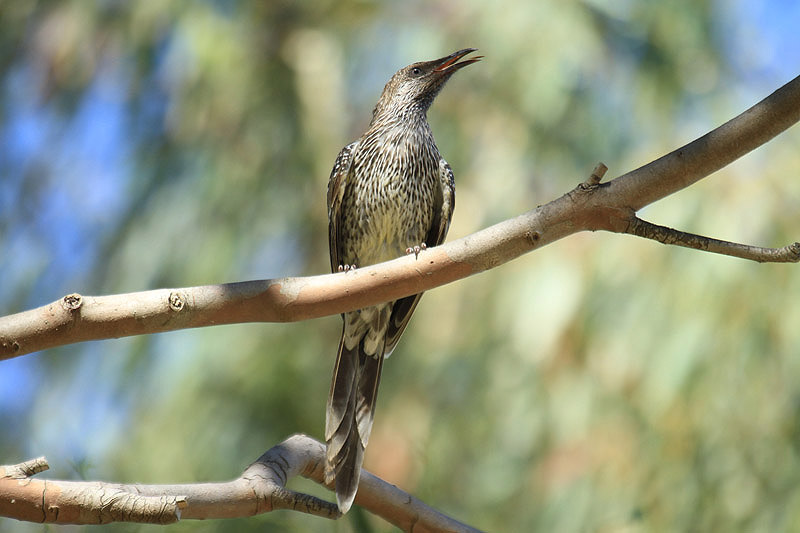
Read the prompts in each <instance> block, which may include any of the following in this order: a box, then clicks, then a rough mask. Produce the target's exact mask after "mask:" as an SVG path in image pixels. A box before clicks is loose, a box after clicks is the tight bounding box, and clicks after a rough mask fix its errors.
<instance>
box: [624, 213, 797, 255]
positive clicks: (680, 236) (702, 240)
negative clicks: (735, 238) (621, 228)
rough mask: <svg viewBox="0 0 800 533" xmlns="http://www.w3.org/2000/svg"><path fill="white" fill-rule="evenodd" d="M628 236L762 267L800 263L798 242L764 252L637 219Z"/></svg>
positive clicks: (756, 248)
mask: <svg viewBox="0 0 800 533" xmlns="http://www.w3.org/2000/svg"><path fill="white" fill-rule="evenodd" d="M625 233H629V234H631V235H636V236H637V237H644V238H645V239H652V240H654V241H658V242H660V243H662V244H673V245H675V246H683V247H685V248H694V249H695V250H702V251H704V252H712V253H715V254H722V255H729V256H733V257H740V258H742V259H749V260H751V261H758V262H759V263H797V262H798V261H800V243H798V242H795V243H792V244H790V245H788V246H784V247H783V248H762V247H761V246H750V245H748V244H739V243H736V242H730V241H721V240H719V239H712V238H710V237H704V236H702V235H695V234H694V233H686V232H685V231H680V230H676V229H673V228H668V227H666V226H659V225H658V224H653V223H652V222H647V221H646V220H642V219H641V218H638V217H636V216H632V217H631V223H630V226H629V227H628V230H627V231H625Z"/></svg>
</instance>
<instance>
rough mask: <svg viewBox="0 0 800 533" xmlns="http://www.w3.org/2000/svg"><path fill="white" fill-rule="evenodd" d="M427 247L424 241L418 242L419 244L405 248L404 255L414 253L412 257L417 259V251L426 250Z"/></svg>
mask: <svg viewBox="0 0 800 533" xmlns="http://www.w3.org/2000/svg"><path fill="white" fill-rule="evenodd" d="M427 248H428V245H427V244H425V243H424V242H423V243H420V244H419V246H410V247H408V248H406V255H411V254H414V259H417V258H419V253H420V252H421V251H423V250H427Z"/></svg>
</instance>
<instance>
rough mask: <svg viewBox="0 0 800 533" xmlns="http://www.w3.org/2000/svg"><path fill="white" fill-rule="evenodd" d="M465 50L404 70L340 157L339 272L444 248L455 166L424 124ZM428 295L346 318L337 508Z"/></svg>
mask: <svg viewBox="0 0 800 533" xmlns="http://www.w3.org/2000/svg"><path fill="white" fill-rule="evenodd" d="M473 51H474V49H465V50H460V51H458V52H455V53H453V54H451V55H449V56H447V57H444V58H441V59H437V60H435V61H426V62H421V63H414V64H413V65H409V66H407V67H405V68H403V69H401V70H399V71H398V72H397V73H396V74H395V75H394V76H392V78H391V79H390V80H389V82H388V83H387V84H386V87H384V89H383V93H382V94H381V98H380V100H379V101H378V104H377V105H376V106H375V110H374V111H373V115H372V121H371V122H370V125H369V128H368V129H367V131H366V132H365V133H364V134H363V135H362V136H361V137H360V138H359V139H358V140H357V141H355V142H353V143H351V144H349V145H347V146H345V147H344V149H343V150H342V151H341V153H339V157H337V159H336V163H335V164H334V166H333V171H332V172H331V177H330V181H329V182H328V221H329V227H328V228H329V243H330V256H331V268H332V270H333V271H334V272H336V271H337V270H339V269H340V267H342V266H344V265H348V266H349V265H356V266H358V267H363V266H367V265H371V264H375V263H380V262H382V261H388V260H390V259H395V258H397V257H400V256H402V255H403V254H404V253H405V251H406V249H407V248H409V247H414V246H418V245H420V244H421V243H425V244H427V245H428V246H435V245H437V244H440V243H441V242H443V241H444V238H445V235H447V230H448V228H449V226H450V219H451V217H452V215H453V207H454V205H455V184H454V181H453V172H452V170H451V169H450V166H449V165H448V164H447V162H446V161H445V160H444V159H443V158H442V156H441V155H440V154H439V150H438V148H437V147H436V143H435V142H434V139H433V133H432V132H431V129H430V126H429V125H428V121H427V118H426V114H427V110H428V108H429V107H430V105H431V103H432V102H433V99H434V98H435V97H436V95H437V94H438V92H439V91H440V90H441V88H442V86H443V85H444V83H445V82H446V81H447V80H448V79H449V78H450V76H451V75H452V74H453V73H454V72H456V71H457V70H458V69H460V68H461V67H463V66H466V65H469V64H471V63H474V62H475V61H477V60H478V59H479V58H472V59H467V60H465V61H461V62H458V61H459V60H460V59H461V58H462V57H464V56H465V55H467V54H469V53H470V52H473ZM420 296H421V294H417V295H414V296H409V297H407V298H402V299H400V300H397V301H395V302H389V303H384V304H380V305H377V306H374V307H368V308H365V309H360V310H358V311H353V312H350V313H345V314H344V315H343V319H344V325H343V328H342V337H341V340H340V341H339V352H338V354H337V357H336V365H335V367H334V372H333V380H332V382H331V391H330V395H329V397H328V408H327V416H326V420H325V440H326V441H327V459H326V467H325V477H326V480H327V482H334V484H335V490H336V499H337V502H338V505H339V509H340V510H341V511H342V512H347V510H348V509H349V508H350V506H351V505H352V502H353V498H354V497H355V494H356V490H357V488H358V480H359V476H360V473H361V463H362V461H363V456H364V450H365V448H366V446H367V442H368V440H369V434H370V430H371V428H372V420H373V415H374V411H375V398H376V395H377V392H378V384H379V383H380V376H381V368H382V366H383V359H384V358H385V357H388V356H389V354H391V352H392V350H393V349H394V348H395V346H396V345H397V341H398V340H399V338H400V335H401V334H402V333H403V330H404V329H405V327H406V325H407V324H408V320H409V318H410V317H411V314H412V312H413V311H414V308H415V307H416V305H417V302H418V301H419V298H420Z"/></svg>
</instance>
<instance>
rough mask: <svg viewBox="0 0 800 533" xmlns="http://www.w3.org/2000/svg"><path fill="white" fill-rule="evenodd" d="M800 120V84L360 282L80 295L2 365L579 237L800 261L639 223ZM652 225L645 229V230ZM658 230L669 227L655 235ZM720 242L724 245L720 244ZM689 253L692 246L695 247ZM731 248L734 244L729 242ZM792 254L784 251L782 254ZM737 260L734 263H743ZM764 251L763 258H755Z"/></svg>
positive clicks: (454, 270)
mask: <svg viewBox="0 0 800 533" xmlns="http://www.w3.org/2000/svg"><path fill="white" fill-rule="evenodd" d="M798 120H800V77H798V78H795V79H794V80H792V81H790V82H789V83H787V84H786V85H784V86H783V87H781V88H780V89H778V90H777V91H775V92H774V93H773V94H771V95H770V96H768V97H767V98H765V99H764V100H762V101H761V102H759V103H758V104H756V105H754V106H753V107H751V108H750V109H748V110H747V111H745V112H744V113H742V114H741V115H739V116H738V117H736V118H734V119H732V120H730V121H729V122H727V123H725V124H723V125H722V126H720V127H718V128H716V129H715V130H713V131H711V132H709V133H708V134H706V135H704V136H702V137H700V138H699V139H697V140H695V141H693V142H691V143H689V144H687V145H685V146H683V147H681V148H678V149H677V150H675V151H673V152H671V153H669V154H667V155H665V156H663V157H661V158H659V159H657V160H655V161H653V162H651V163H649V164H647V165H644V166H642V167H640V168H638V169H636V170H633V171H631V172H628V173H627V174H624V175H622V176H620V177H618V178H616V179H614V180H612V181H610V182H608V183H605V184H600V183H599V182H600V178H601V177H602V175H603V173H604V172H605V167H604V165H603V166H602V167H601V166H598V167H597V168H595V170H594V172H593V174H592V176H591V177H590V178H589V179H588V180H586V182H584V183H581V184H580V185H578V187H576V188H575V189H573V190H572V191H570V192H568V193H567V194H565V195H564V196H562V197H560V198H558V199H556V200H553V201H552V202H550V203H548V204H546V205H543V206H540V207H537V208H536V209H534V210H532V211H529V212H528V213H525V214H523V215H520V216H518V217H516V218H513V219H510V220H506V221H504V222H501V223H499V224H496V225H494V226H492V227H490V228H487V229H484V230H482V231H479V232H477V233H474V234H472V235H469V236H467V237H464V238H462V239H458V240H455V241H451V242H449V243H447V244H444V245H442V246H437V247H435V248H430V249H428V250H425V251H424V252H423V253H421V254H420V255H419V257H415V256H407V257H402V258H399V259H395V260H394V261H389V262H386V263H382V264H379V265H374V266H369V267H365V268H360V269H358V270H355V271H350V272H345V273H337V274H328V275H322V276H311V277H304V278H282V279H272V280H259V281H246V282H239V283H228V284H222V285H207V286H201V287H189V288H182V289H159V290H152V291H144V292H136V293H130V294H120V295H112V296H95V297H92V296H87V297H82V296H80V295H77V294H71V295H68V296H65V297H64V298H62V299H60V300H57V301H55V302H53V303H51V304H48V305H45V306H43V307H39V308H37V309H32V310H29V311H24V312H21V313H17V314H14V315H9V316H5V317H2V318H0V359H8V358H11V357H17V356H20V355H24V354H27V353H31V352H34V351H38V350H43V349H45V348H51V347H53V346H60V345H65V344H71V343H75V342H82V341H87V340H96V339H108V338H116V337H123V336H129V335H141V334H146V333H158V332H163V331H172V330H176V329H184V328H193V327H204V326H211V325H217V324H233V323H243V322H289V321H298V320H305V319H309V318H316V317H321V316H326V315H332V314H338V313H342V312H345V311H350V310H354V309H359V308H362V307H366V306H369V305H374V304H377V303H380V302H385V301H389V300H395V299H397V298H401V297H404V296H409V295H411V294H416V293H418V292H422V291H425V290H429V289H432V288H434V287H438V286H440V285H444V284H446V283H450V282H452V281H455V280H458V279H461V278H464V277H467V276H470V275H472V274H476V273H479V272H483V271H484V270H488V269H491V268H494V267H496V266H499V265H502V264H503V263H506V262H507V261H510V260H512V259H514V258H516V257H518V256H520V255H522V254H524V253H526V252H530V251H532V250H534V249H537V248H541V247H542V246H545V245H546V244H549V243H551V242H554V241H556V240H559V239H561V238H563V237H566V236H568V235H571V234H573V233H577V232H579V231H587V230H588V231H596V230H605V231H611V232H616V233H632V234H636V235H640V236H644V237H648V238H654V239H655V240H659V241H660V242H663V243H667V244H679V245H683V246H690V247H693V248H697V249H704V250H707V251H714V252H717V253H726V254H729V255H734V256H737V257H743V258H747V259H754V260H757V261H775V260H779V261H797V260H798V256H799V255H800V254H799V253H798V247H800V245H798V244H797V243H795V244H793V245H789V246H788V247H784V248H783V249H779V250H777V251H776V250H773V249H764V248H756V247H750V250H749V251H748V252H747V253H742V249H741V248H740V249H739V250H738V251H737V250H735V248H736V247H737V246H740V247H741V246H744V247H747V245H735V246H725V245H724V244H723V245H720V244H719V243H723V242H724V241H716V240H713V239H712V240H710V241H708V243H707V244H710V245H708V246H695V245H693V244H691V243H694V244H697V243H698V242H699V241H697V240H693V238H694V237H698V238H700V239H707V238H705V237H699V236H692V235H690V234H686V233H682V232H677V231H675V230H670V229H669V228H663V227H661V226H655V225H651V227H647V226H646V224H648V223H644V221H641V220H640V219H638V218H636V216H635V213H636V211H638V210H639V209H641V208H642V207H644V206H646V205H648V204H650V203H652V202H655V201H656V200H659V199H661V198H664V197H665V196H668V195H669V194H672V193H674V192H675V191H678V190H680V189H683V188H685V187H688V186H689V185H691V184H692V183H695V182H697V181H698V180H700V179H702V178H704V177H706V176H708V175H709V174H711V173H713V172H715V171H717V170H719V169H720V168H722V167H724V166H726V165H728V164H729V163H731V162H732V161H734V160H736V159H737V158H739V157H741V156H742V155H744V154H746V153H747V152H749V151H750V150H753V149H754V148H757V147H758V146H761V145H762V144H764V143H766V142H767V141H769V140H770V139H772V138H773V137H775V136H776V135H778V134H779V133H781V132H782V131H784V130H786V129H787V128H788V127H789V126H791V125H793V124H795V123H796V122H797V121H798ZM642 223H644V225H642ZM654 228H658V230H657V231H656V230H655V229H654ZM711 241H713V242H711ZM687 243H690V244H687ZM730 244H732V243H730ZM780 250H782V251H780ZM732 252H734V253H732ZM754 252H755V253H754Z"/></svg>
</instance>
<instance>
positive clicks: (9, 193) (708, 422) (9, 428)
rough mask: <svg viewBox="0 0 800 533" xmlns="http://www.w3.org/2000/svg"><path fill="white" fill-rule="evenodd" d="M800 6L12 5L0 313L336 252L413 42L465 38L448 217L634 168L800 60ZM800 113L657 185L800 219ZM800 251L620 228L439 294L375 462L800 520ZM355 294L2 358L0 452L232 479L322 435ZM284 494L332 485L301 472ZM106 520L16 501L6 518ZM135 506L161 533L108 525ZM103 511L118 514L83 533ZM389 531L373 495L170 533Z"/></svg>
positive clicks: (189, 478)
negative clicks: (677, 181) (798, 118)
mask: <svg viewBox="0 0 800 533" xmlns="http://www.w3.org/2000/svg"><path fill="white" fill-rule="evenodd" d="M798 27H800V4H798V3H797V2H793V1H789V0H787V1H775V2H758V1H755V0H701V1H697V0H668V1H635V0H632V1H622V2H605V1H602V0H585V1H572V2H562V1H560V0H542V1H537V2H531V1H529V0H519V1H510V2H483V1H478V0H451V1H440V2H421V1H411V2H385V3H382V2H373V1H367V0H361V1H357V0H339V1H335V2H334V1H320V2H302V1H270V2H232V1H205V2H201V1H198V2H151V1H145V0H140V1H131V2H119V1H113V0H108V1H97V2H88V1H77V0H76V1H63V2H34V1H0V73H1V76H2V77H1V78H0V121H1V122H0V314H9V313H14V312H18V311H22V310H25V309H29V308H32V307H36V306H39V305H43V304H45V303H48V302H50V301H53V300H55V299H57V298H59V297H60V296H62V295H64V294H66V293H69V292H80V293H83V294H89V295H98V294H112V293H123V292H128V291H138V290H146V289H154V288H160V287H180V286H189V285H198V284H210V283H220V282H228V281H236V280H245V279H260V278H268V277H277V276H284V275H305V274H318V273H323V272H326V271H327V268H328V251H327V232H326V212H325V189H326V183H327V178H328V174H329V171H330V167H331V166H332V163H333V160H334V158H335V157H336V154H337V153H338V151H339V149H340V148H341V147H342V146H343V145H344V144H346V143H348V142H349V141H351V140H352V139H354V138H355V137H357V136H358V135H359V134H360V133H361V132H362V131H363V129H364V128H365V127H366V125H367V123H368V121H369V118H370V112H371V110H372V107H373V105H374V103H375V101H376V100H377V98H378V96H379V94H380V91H381V89H382V87H383V84H384V83H385V82H386V80H388V78H389V76H390V75H391V74H392V73H393V72H394V71H395V70H397V69H398V68H400V67H402V66H404V65H406V64H408V63H410V62H413V61H416V60H423V59H433V58H436V57H440V56H442V55H445V54H447V53H450V52H452V51H453V50H457V49H459V48H463V47H467V46H472V47H477V48H479V49H480V53H482V54H484V55H485V56H486V59H485V61H483V62H481V63H479V64H477V65H475V66H472V67H469V68H468V69H465V70H463V71H461V72H459V73H458V74H457V75H456V76H455V77H454V78H453V79H452V80H451V82H450V83H449V84H448V86H447V87H446V88H445V90H444V91H443V93H442V94H441V95H440V97H439V98H438V100H437V101H436V103H435V105H434V106H433V108H432V110H431V112H430V117H429V118H430V121H431V124H432V127H433V130H434V132H435V134H436V138H437V141H438V144H439V147H440V149H441V151H442V153H443V154H444V155H445V157H446V158H447V159H448V161H449V162H450V163H451V165H452V166H453V168H454V170H455V174H456V181H457V191H458V192H457V198H458V201H457V204H456V213H455V218H454V221H453V225H452V228H451V232H450V237H451V239H452V238H457V237H460V236H464V235H467V234H469V233H471V232H474V231H476V230H478V229H480V228H483V227H485V226H487V225H490V224H492V223H494V222H497V221H500V220H503V219H505V218H508V217H511V216H513V215H516V214H519V213H521V212H524V211H526V210H528V209H531V208H533V207H535V206H536V205H538V204H542V203H545V202H547V201H549V200H551V199H553V198H555V197H557V196H559V195H561V194H562V193H564V192H565V191H567V190H569V189H570V188H572V187H573V186H574V185H575V184H576V183H577V182H579V181H582V180H583V179H585V178H586V177H587V176H588V174H589V172H590V171H591V169H592V168H593V166H594V165H595V164H596V163H597V162H598V161H603V162H605V163H606V164H607V165H608V166H609V167H610V171H609V174H608V177H609V178H611V177H613V176H616V175H618V174H621V173H623V172H625V171H628V170H631V169H632V168H635V167H637V166H639V165H641V164H644V163H647V162H648V161H650V160H651V159H653V158H655V157H658V156H660V155H662V154H664V153H666V152H668V151H670V150H672V149H673V148H676V147H677V146H680V145H681V144H683V143H685V142H687V141H690V140H692V139H694V138H695V137H696V136H698V135H700V134H703V133H705V132H706V131H708V130H709V129H711V128H713V127H715V126H717V125H719V124H720V123H722V122H724V121H726V120H728V119H729V118H731V117H733V116H735V115H736V114H738V113H739V112H741V111H742V110H744V109H746V108H747V107H749V106H750V105H752V104H753V103H755V102H757V101H758V100H760V99H761V98H763V97H764V96H766V95H767V94H769V93H770V92H772V91H773V90H775V89H777V88H778V87H779V86H780V85H782V84H783V83H785V82H786V81H788V80H790V79H792V78H793V77H794V76H796V75H797V74H800V41H798V39H797V28H798ZM799 148H800V129H798V128H797V127H795V128H794V129H792V130H790V131H788V132H787V133H784V134H783V135H781V136H780V137H778V138H777V139H776V140H773V141H772V142H771V143H769V144H768V145H767V146H764V147H762V148H761V149H759V150H757V151H756V152H755V153H753V154H750V155H748V156H746V157H745V158H743V159H741V160H740V161H738V162H736V163H735V164H733V165H731V166H730V167H729V168H727V169H724V170H723V171H721V172H719V173H717V174H716V175H714V176H712V177H710V178H708V179H706V180H704V181H703V182H701V183H699V184H697V185H695V186H693V187H692V188H690V189H689V190H685V191H682V192H680V193H678V194H676V195H674V196H672V197H670V198H667V199H665V200H663V201H661V202H659V203H657V204H656V205H653V206H650V207H648V208H646V209H645V210H644V213H643V216H644V217H645V218H648V219H650V220H652V221H654V222H657V223H661V224H666V225H671V226H675V227H678V228H681V229H684V230H688V231H694V232H698V233H704V234H708V235H711V236H715V237H718V238H724V239H731V240H738V241H744V242H748V243H751V244H758V245H764V246H783V245H785V244H788V243H789V242H792V241H794V240H798V239H800V180H798V178H797V177H798V174H799V173H800V155H798V149H799ZM798 295H800V270H798V267H797V266H792V265H758V264H751V263H749V262H746V261H743V260H739V259H732V258H727V257H721V256H713V255H710V254H703V253H699V252H694V251H690V250H683V249H678V248H670V247H665V246H661V245H658V244H656V243H653V242H650V241H645V240H641V239H636V238H634V237H629V236H620V235H612V234H606V233H595V234H584V235H576V236H572V237H570V238H568V239H565V240H563V241H560V242H558V243H556V244H554V245H551V246H548V247H546V248H544V249H541V250H538V251H537V252H536V253H533V254H530V255H528V256H525V257H523V258H520V259H518V260H516V261H514V262H512V263H510V264H508V265H505V266H503V267H501V268H498V269H496V270H493V271H490V272H486V273H484V274H482V275H480V276H475V277H473V278H470V279H467V280H463V281H460V282H457V283H454V284H452V285H449V286H447V287H442V288H439V289H436V290H434V291H430V292H429V293H428V294H427V295H426V296H425V298H424V299H423V300H422V304H421V305H420V307H419V309H418V311H417V313H416V317H415V318H414V319H413V320H412V322H411V326H410V327H409V330H408V331H407V332H406V334H405V337H404V339H403V342H401V343H400V346H399V347H398V349H397V350H396V352H395V354H394V356H393V357H392V358H391V359H390V360H389V362H388V364H387V365H386V367H385V372H384V377H383V382H382V390H381V393H380V399H379V407H378V412H377V417H376V422H375V428H374V431H373V436H372V440H371V442H370V447H369V450H368V453H367V456H366V466H367V467H368V468H370V469H371V470H372V471H374V472H375V473H377V474H378V475H380V476H382V477H383V478H385V479H387V480H388V481H390V482H392V483H395V484H397V485H399V486H400V487H402V488H404V489H405V490H407V491H409V492H411V493H413V494H414V495H416V496H418V497H419V498H421V499H422V500H424V501H426V502H428V503H429V504H431V505H433V506H434V507H436V508H439V509H441V510H442V511H444V512H446V513H448V514H450V515H452V516H454V517H456V518H458V519H460V520H462V521H465V522H467V523H470V524H472V525H473V526H475V527H478V528H482V529H487V530H491V531H532V530H540V531H559V532H570V531H602V532H607V531H748V532H752V531H769V532H775V531H790V530H794V528H796V527H798V526H797V524H800V327H798V326H799V325H800V303H798ZM339 329H340V319H339V317H328V318H324V319H318V320H312V321H308V322H303V323H296V324H249V325H238V326H225V327H217V328H208V329H202V330H191V331H180V332H175V333H169V334H160V335H152V336H143V337H135V338H126V339H119V340H113V341H103V342H90V343H84V344H80V345H74V346H67V347H63V348H57V349H52V350H48V351H46V352H43V353H36V354H31V355H27V356H24V357H20V358H17V359H14V360H9V361H3V362H0V461H2V462H4V463H14V462H18V461H21V460H24V459H28V458H31V457H34V456H39V455H46V456H47V457H48V459H49V461H50V464H51V465H52V470H51V471H50V472H48V473H46V474H45V475H44V476H45V477H53V478H68V479H102V480H114V481H120V482H144V483H171V482H196V481H207V480H225V479H230V478H233V477H236V476H237V475H238V474H239V473H240V472H241V470H242V469H243V468H244V467H246V466H247V465H248V464H249V463H250V462H251V461H252V460H254V459H255V458H256V457H258V456H259V455H260V454H261V453H262V452H263V451H264V450H266V449H268V448H269V447H271V446H272V445H273V444H275V443H277V442H280V441H281V440H283V439H284V438H285V437H287V436H288V435H290V434H292V433H295V432H304V433H308V434H310V435H312V436H315V437H317V438H321V437H322V430H323V424H324V418H323V417H324V414H323V413H324V407H325V398H326V394H327V391H328V387H329V379H330V373H331V368H332V365H333V360H334V352H335V350H336V344H337V341H338V335H339ZM292 486H293V487H295V488H298V489H301V490H308V491H311V492H313V493H315V494H318V495H321V496H326V497H330V494H329V493H327V492H326V491H325V490H324V489H320V488H316V487H314V486H312V485H311V484H310V483H308V482H305V481H304V480H300V481H294V482H293V483H292ZM62 529H63V530H64V531H70V532H73V531H82V530H83V529H82V528H68V529H65V528H58V527H44V526H39V525H30V524H21V523H18V522H16V521H13V520H8V519H0V531H2V532H10V531H15V532H16V531H23V532H26V531H37V532H38V531H61V530H62ZM107 529H108V530H111V531H124V532H134V531H136V532H138V531H147V532H155V531H162V529H160V528H157V527H156V526H140V525H135V524H123V525H114V526H109V527H108V528H107ZM86 530H91V531H94V530H95V529H94V528H86ZM256 530H258V531H262V532H263V531H339V532H349V531H389V530H391V528H390V527H389V526H388V525H387V524H386V523H385V522H383V521H381V520H379V519H376V518H375V517H372V516H370V515H368V514H366V513H364V512H362V511H361V510H360V509H357V508H356V509H354V510H353V511H352V512H351V513H350V514H348V515H347V517H345V518H344V519H342V520H340V521H338V522H336V523H332V522H328V521H324V520H321V519H316V518H313V517H308V516H304V515H300V514H297V513H292V512H275V513H270V514H267V515H264V516H259V517H254V518H248V519H241V520H230V521H209V522H187V523H181V524H178V525H175V526H171V527H170V528H169V531H174V532H178V531H256Z"/></svg>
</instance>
